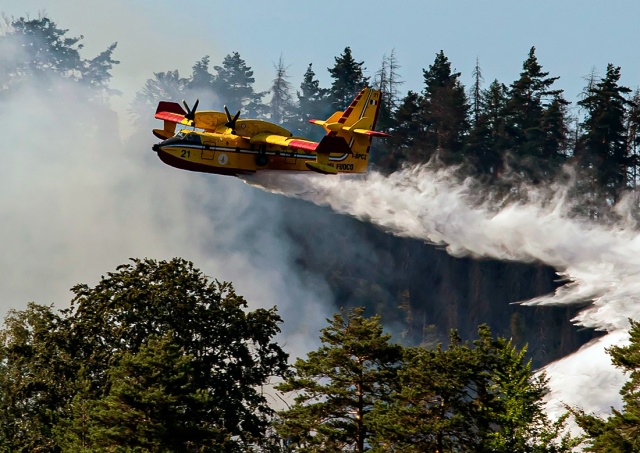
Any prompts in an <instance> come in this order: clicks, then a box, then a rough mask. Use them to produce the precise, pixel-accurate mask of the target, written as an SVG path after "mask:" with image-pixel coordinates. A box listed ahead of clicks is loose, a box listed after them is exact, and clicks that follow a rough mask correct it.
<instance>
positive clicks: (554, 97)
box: [506, 47, 568, 181]
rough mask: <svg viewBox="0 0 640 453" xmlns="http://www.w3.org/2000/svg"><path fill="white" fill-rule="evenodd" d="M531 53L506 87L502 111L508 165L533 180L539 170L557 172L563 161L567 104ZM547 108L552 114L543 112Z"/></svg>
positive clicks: (531, 52)
mask: <svg viewBox="0 0 640 453" xmlns="http://www.w3.org/2000/svg"><path fill="white" fill-rule="evenodd" d="M535 50H536V49H535V47H532V48H531V49H530V50H529V56H528V58H527V59H526V60H525V61H524V63H523V65H522V72H521V73H520V78H519V79H518V80H516V81H515V82H513V83H512V84H511V86H510V91H509V97H510V99H509V104H508V106H507V112H506V117H507V121H506V132H507V137H508V139H509V141H508V143H507V146H508V149H509V151H510V152H511V153H512V154H513V156H514V159H513V161H512V163H511V166H512V167H513V168H514V169H515V170H516V171H518V172H520V173H521V174H522V175H523V176H526V177H527V178H529V179H533V180H534V181H535V180H536V179H537V178H539V177H540V176H541V175H540V168H541V167H546V168H549V169H558V168H560V165H561V164H562V163H563V162H564V161H565V159H566V149H565V148H564V146H563V145H564V144H565V143H566V142H567V137H566V132H567V129H566V127H565V124H566V120H565V119H564V118H563V116H564V113H565V111H564V107H565V106H566V105H567V104H568V103H567V102H566V101H565V100H564V99H563V98H562V90H553V89H551V87H552V85H553V84H554V83H555V81H556V80H558V78H559V77H549V73H548V72H544V71H543V70H542V66H541V65H540V63H538V59H537V57H536V55H535ZM549 109H552V112H547V111H548V110H549ZM551 118H553V121H551ZM550 137H554V139H553V140H550Z"/></svg>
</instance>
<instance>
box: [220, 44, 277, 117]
mask: <svg viewBox="0 0 640 453" xmlns="http://www.w3.org/2000/svg"><path fill="white" fill-rule="evenodd" d="M213 69H215V70H216V72H217V74H216V76H215V80H214V84H213V86H214V90H215V93H216V94H217V96H218V101H219V102H220V103H221V104H224V105H227V106H228V107H229V109H230V110H239V109H244V110H246V115H247V116H256V117H260V116H262V115H264V113H265V106H264V105H263V104H262V98H263V97H264V96H265V95H266V92H258V93H256V92H254V91H253V84H254V83H255V81H256V79H255V78H254V77H253V71H252V70H251V68H250V67H249V66H247V63H246V62H245V61H244V60H243V59H242V58H241V57H240V54H239V53H238V52H233V53H231V54H229V55H227V56H226V57H224V60H223V62H222V66H214V67H213Z"/></svg>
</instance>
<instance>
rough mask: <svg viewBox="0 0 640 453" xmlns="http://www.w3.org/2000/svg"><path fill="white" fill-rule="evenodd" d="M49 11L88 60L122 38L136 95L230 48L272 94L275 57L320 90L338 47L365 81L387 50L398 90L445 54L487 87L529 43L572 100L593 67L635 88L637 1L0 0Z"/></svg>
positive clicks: (513, 66) (639, 71)
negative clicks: (79, 40)
mask: <svg viewBox="0 0 640 453" xmlns="http://www.w3.org/2000/svg"><path fill="white" fill-rule="evenodd" d="M42 10H44V11H46V12H47V13H48V15H49V16H50V17H51V18H52V19H54V20H55V21H57V23H58V24H59V26H61V27H63V28H68V29H70V31H69V34H70V35H72V36H78V35H84V36H85V39H84V41H83V42H84V43H85V49H86V52H85V54H84V56H85V58H88V57H91V56H94V55H95V54H97V52H99V51H101V50H104V49H105V48H106V47H107V46H108V45H109V44H111V43H112V42H115V41H118V43H119V44H118V49H117V51H116V53H115V58H117V59H119V60H120V61H121V64H120V65H119V67H118V68H117V69H116V70H115V71H114V75H115V79H114V85H115V86H117V87H119V88H120V89H123V88H124V89H123V91H125V97H127V96H130V95H131V93H130V91H132V90H134V91H135V90H137V89H139V88H140V87H141V86H142V84H143V83H144V81H145V80H146V79H147V78H149V77H150V76H152V73H153V72H154V71H156V72H157V71H166V70H170V69H179V70H180V71H181V73H182V74H184V75H188V74H189V73H190V70H191V66H192V65H193V63H194V62H195V61H197V60H198V59H200V58H201V57H203V56H204V55H210V56H211V61H212V63H213V64H220V63H221V61H222V59H223V58H224V56H225V55H227V54H229V53H231V52H234V51H237V52H239V53H240V55H241V56H242V57H243V58H244V59H245V61H246V62H247V64H248V65H249V66H251V67H252V68H253V69H254V71H255V75H256V80H257V88H258V89H266V88H268V85H269V81H270V80H271V79H272V78H273V72H274V70H273V64H274V62H276V61H277V60H278V58H279V57H280V55H281V54H282V56H283V58H284V61H285V63H286V64H287V65H290V68H289V73H290V76H291V79H290V81H291V82H292V83H293V85H294V86H295V87H298V86H299V84H300V81H301V79H302V74H303V73H304V72H305V70H306V67H307V65H308V64H309V63H313V65H314V68H315V70H316V74H317V75H318V77H319V78H320V80H321V82H322V84H323V85H324V86H328V84H329V83H330V79H329V76H328V73H327V71H326V68H327V67H329V66H332V65H333V63H334V60H333V58H334V57H335V56H337V55H339V54H340V53H341V52H342V51H343V50H344V48H345V47H346V46H350V47H351V48H352V51H353V54H354V57H355V58H356V59H357V60H358V61H362V60H364V61H365V66H366V68H367V70H368V75H373V74H374V73H375V71H376V69H377V68H378V66H379V64H380V61H381V59H382V56H383V55H384V54H389V53H390V52H391V50H392V49H395V51H396V54H397V58H398V63H399V64H400V65H401V69H400V74H401V76H402V77H403V79H404V80H405V81H406V83H405V85H404V86H403V87H402V88H403V91H406V90H409V89H413V90H420V89H422V69H423V68H426V67H428V65H429V64H431V63H432V62H433V59H434V56H435V54H436V52H438V51H440V50H444V52H445V55H447V56H448V57H449V59H450V60H451V62H452V64H453V66H454V67H455V68H456V69H457V70H458V71H460V72H462V80H463V82H464V83H465V84H466V85H469V84H470V82H471V73H472V70H473V67H474V65H475V61H476V58H478V59H479V61H480V66H481V68H482V73H483V76H484V78H485V83H487V84H488V83H489V82H490V81H491V80H493V79H496V78H497V79H498V80H500V81H501V82H504V83H507V84H509V83H511V82H513V80H515V79H516V78H517V76H518V74H519V72H520V70H521V66H522V62H523V61H524V60H525V58H526V57H527V53H528V51H529V49H530V48H531V46H536V48H537V55H538V58H539V61H540V63H541V64H542V65H543V67H544V69H545V70H547V71H549V72H550V73H551V75H552V76H560V77H561V79H560V80H559V81H558V86H559V87H560V88H564V89H565V90H566V97H567V99H568V100H569V101H572V102H575V100H576V96H577V95H578V93H579V92H580V90H581V89H582V87H583V86H584V80H583V78H584V77H585V76H586V75H588V74H589V73H590V72H591V70H592V69H593V68H595V69H596V71H597V72H598V73H599V74H604V71H605V68H606V65H607V63H613V64H615V65H617V66H621V67H622V83H624V84H625V85H627V86H630V87H631V88H633V89H635V88H636V87H637V86H638V85H640V59H638V57H637V55H636V52H634V51H633V46H635V44H636V42H638V38H639V37H640V28H639V27H638V18H640V2H637V1H632V0H620V1H614V2H603V1H598V2H596V1H593V0H586V1H585V0H581V1H578V0H562V1H558V0H536V1H526V0H524V1H523V0H520V1H514V0H486V1H481V2H480V1H477V0H450V1H442V0H440V1H424V0H420V1H418V0H409V1H403V2H388V1H381V0H370V1H367V2H364V1H350V0H348V1H336V0H327V1H317V2H302V1H297V2H296V1H285V0H271V1H269V2H264V1H257V0H244V1H238V2H229V1H215V0H214V1H210V0H209V1H204V0H190V1H186V2H175V1H171V2H169V1H166V0H154V1H150V0H136V1H123V0H111V1H109V2H106V1H80V0H55V1H49V2H45V1H43V0H8V1H7V0H5V1H3V2H2V5H1V6H0V11H3V12H4V13H5V14H7V15H8V16H20V15H25V14H30V15H31V16H32V17H35V16H37V14H38V12H39V11H42Z"/></svg>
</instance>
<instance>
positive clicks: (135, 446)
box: [0, 16, 640, 453]
mask: <svg viewBox="0 0 640 453" xmlns="http://www.w3.org/2000/svg"><path fill="white" fill-rule="evenodd" d="M82 47H83V46H82V37H74V36H73V33H70V31H69V30H66V29H63V28H60V26H59V25H58V24H57V23H56V22H54V20H52V19H51V18H49V17H47V16H40V17H39V18H37V19H27V18H22V17H21V18H12V19H7V23H6V31H5V32H4V33H3V34H1V35H0V56H2V59H0V105H2V104H3V103H7V102H9V100H11V99H12V98H13V97H14V96H18V95H19V93H20V92H21V90H22V89H24V87H26V86H34V84H35V86H38V88H39V90H40V92H41V93H42V96H45V97H46V96H47V95H48V93H52V92H53V91H55V90H57V89H59V86H60V85H59V82H60V81H64V83H69V84H72V85H73V86H81V87H82V88H83V89H84V90H86V91H85V92H86V93H88V96H87V98H86V102H87V103H90V104H93V105H95V107H96V109H97V110H100V111H103V112H109V111H110V106H109V99H110V98H111V97H113V96H117V95H119V93H118V92H117V90H115V89H113V88H112V87H111V85H110V82H111V78H112V70H113V68H114V67H115V66H116V65H118V64H119V63H120V62H119V61H118V60H116V57H117V44H116V43H114V44H112V45H110V46H108V47H107V48H106V49H105V50H104V51H102V52H100V53H99V54H98V55H96V56H94V57H90V58H84V56H83V51H82ZM523 57H524V61H523V62H522V63H521V68H522V69H521V72H520V75H519V77H518V79H517V80H515V81H504V82H501V81H498V80H493V81H491V82H488V83H485V78H484V76H483V74H482V69H481V64H480V62H477V63H476V65H475V70H474V72H473V74H472V79H473V81H474V83H473V84H472V86H464V85H463V84H462V82H461V74H460V73H459V72H456V70H455V67H454V65H453V63H452V62H451V61H449V59H448V58H447V56H446V55H445V53H444V51H440V52H438V53H437V54H436V55H435V58H434V59H433V61H432V62H426V63H425V68H424V69H423V78H424V84H423V86H421V87H413V89H409V90H407V91H404V90H403V82H402V76H401V68H402V67H401V62H399V61H397V58H396V56H395V53H394V52H393V51H391V52H390V53H389V54H388V55H385V56H383V57H382V59H381V61H380V62H367V66H365V62H364V61H359V60H358V58H357V56H355V55H353V54H352V51H351V48H350V47H345V48H344V49H342V50H341V51H340V53H339V55H337V56H336V57H335V59H334V61H333V62H332V65H331V67H329V68H322V67H318V66H314V64H317V63H316V62H305V64H307V65H308V66H306V68H307V69H306V72H305V73H304V76H303V79H302V80H300V81H295V82H294V81H292V80H291V78H290V76H289V75H288V69H289V68H288V66H287V62H286V61H285V60H284V58H283V57H280V59H279V60H278V62H277V63H276V64H275V65H274V76H273V80H272V81H271V82H270V87H269V89H268V90H267V91H256V89H255V86H256V80H255V78H254V75H253V71H252V69H251V66H249V64H248V63H247V62H246V61H245V60H244V59H243V58H242V57H241V55H240V54H239V53H238V52H231V53H229V54H228V55H226V56H225V57H224V59H223V60H222V61H221V62H218V63H216V62H212V61H211V60H210V57H209V56H203V57H202V58H201V59H200V60H198V61H196V62H195V63H194V64H193V67H192V68H191V73H188V74H181V73H180V72H179V70H178V69H168V70H167V71H165V72H158V73H154V74H150V75H149V78H148V80H147V81H146V83H145V84H144V86H142V87H140V89H139V91H138V92H137V93H136V95H135V99H134V101H133V103H132V104H131V106H130V112H129V113H130V115H131V116H132V118H133V120H134V121H135V122H136V124H138V125H139V126H140V127H141V128H146V127H147V124H148V119H149V118H150V117H151V116H152V115H151V112H154V111H155V107H156V105H157V103H158V101H160V100H179V99H183V98H184V99H195V98H196V97H197V98H200V99H201V100H203V106H204V104H205V103H206V102H210V103H211V105H210V106H205V107H206V108H214V107H219V106H222V105H228V106H230V108H232V109H241V110H242V114H243V116H244V117H256V118H261V119H265V120H269V121H273V122H277V123H279V124H283V125H284V126H285V127H287V128H288V129H290V130H291V131H292V132H293V133H294V134H295V135H300V136H306V137H309V138H311V139H319V135H318V134H321V133H322V131H321V130H319V128H317V127H315V128H314V127H311V126H310V125H309V124H308V121H307V120H308V119H310V118H322V119H324V118H327V117H328V116H329V115H330V114H331V113H333V112H334V111H336V110H343V109H344V108H345V107H346V106H347V104H348V103H349V102H350V100H351V99H352V98H353V97H354V96H355V94H356V93H357V92H358V91H359V90H360V89H361V88H362V87H363V86H366V85H369V86H374V87H376V88H379V89H380V90H382V92H383V105H382V110H381V114H380V117H379V119H378V125H377V129H378V130H381V131H384V132H387V133H389V134H391V136H392V137H391V138H389V139H387V140H385V141H380V142H378V143H376V144H375V146H374V147H373V148H372V151H371V152H372V168H373V169H374V170H376V171H378V172H381V173H392V172H395V171H397V170H399V169H402V168H405V167H407V166H420V165H430V166H434V167H441V168H449V169H450V170H451V171H452V174H454V175H455V177H456V178H460V179H461V180H463V179H465V178H469V180H470V181H473V184H476V185H478V187H482V188H483V190H484V191H486V192H487V193H491V194H492V195H495V197H496V199H501V200H503V203H508V202H510V201H513V200H517V199H518V198H519V197H521V196H523V194H524V193H525V192H526V190H527V188H529V187H544V186H550V185H552V184H554V183H563V184H569V185H570V186H571V191H572V196H573V197H575V199H576V200H579V202H577V203H575V204H574V206H575V208H574V212H572V213H571V215H573V216H575V217H576V218H584V219H586V220H590V221H595V222H604V223H607V222H614V221H616V219H617V217H616V216H618V215H619V214H618V211H616V209H615V206H616V205H617V203H619V202H620V201H621V200H622V199H623V198H624V197H631V198H630V199H631V200H635V198H633V194H634V191H635V190H636V188H637V187H636V185H637V183H638V179H639V178H640V175H639V174H638V171H639V166H640V162H639V161H638V158H637V155H638V152H639V151H638V145H639V144H640V91H638V90H635V91H634V90H632V89H631V88H629V87H625V86H623V85H621V84H620V83H619V81H620V76H621V68H620V67H618V66H616V65H615V64H613V63H612V64H609V65H608V66H607V67H606V68H602V71H603V75H598V74H597V73H596V72H592V73H591V75H590V76H589V77H587V79H586V86H585V87H584V90H583V93H582V95H581V97H580V100H579V101H578V102H577V103H575V105H572V104H571V103H570V102H569V101H567V100H566V99H565V98H564V96H563V92H562V90H560V89H557V88H556V87H555V86H554V84H555V82H556V81H557V79H558V77H554V76H553V75H552V73H551V72H550V71H547V70H546V69H545V68H544V67H543V65H542V63H541V62H539V61H538V58H537V56H536V49H535V47H532V48H531V49H530V50H529V52H528V54H527V55H524V56H523ZM516 64H517V63H516ZM325 70H326V71H328V74H329V76H330V80H331V83H330V85H329V86H326V87H323V86H321V84H320V82H319V80H318V74H319V72H320V71H325ZM205 100H206V101H205ZM104 118H110V117H109V116H108V115H107V116H105V117H100V118H99V119H98V118H96V119H91V118H70V121H71V122H72V124H73V122H74V121H77V122H78V124H82V125H83V126H86V125H87V123H91V121H95V123H96V124H94V126H96V125H97V123H98V122H99V121H102V122H103V121H104ZM110 121H114V120H113V119H111V120H110ZM108 126H109V127H111V128H116V127H117V126H116V125H115V121H114V122H113V123H112V124H109V125H108ZM100 127H102V128H104V127H105V124H104V123H101V124H100ZM283 209H284V210H285V212H286V213H287V214H288V215H290V216H291V218H292V219H295V220H292V223H291V227H290V229H288V230H287V231H286V234H287V238H288V239H289V240H291V241H295V242H296V243H298V244H300V246H299V249H298V250H297V252H296V253H297V256H296V263H297V265H298V266H299V267H300V269H301V270H304V271H305V272H309V273H311V274H314V275H319V276H321V277H322V278H323V279H324V280H325V281H326V282H327V284H328V285H329V287H330V289H331V292H332V294H333V298H334V301H333V302H334V304H335V307H334V308H335V310H334V311H335V314H334V315H333V317H332V318H330V319H327V320H326V322H327V324H326V327H325V328H324V329H323V330H322V331H321V332H319V333H317V334H318V335H319V342H320V346H319V347H318V348H317V349H315V350H313V351H311V352H309V353H308V354H307V356H306V357H300V358H298V359H297V360H291V361H290V360H289V359H290V358H289V357H288V355H287V353H286V352H285V350H284V349H283V346H281V345H280V344H279V343H278V339H277V336H278V334H279V333H280V326H281V324H282V322H283V319H282V318H281V317H280V315H279V313H278V310H277V302H278V301H273V308H260V309H256V310H249V309H248V303H247V301H245V299H244V298H243V297H242V296H240V295H239V294H237V293H236V292H235V290H234V287H233V284H231V283H229V282H221V281H218V280H216V279H212V278H210V277H207V276H206V275H204V274H203V273H202V272H201V271H200V270H199V269H198V268H196V267H195V266H194V264H193V263H191V262H189V261H187V260H184V259H182V258H174V259H172V260H169V261H157V260H153V259H148V258H145V259H139V258H135V259H132V260H130V261H129V262H127V263H125V264H122V265H120V266H118V267H117V268H116V269H115V270H113V271H108V270H106V269H105V270H104V272H105V275H103V276H102V277H101V279H100V281H99V282H98V283H97V284H96V285H94V286H90V285H87V284H81V283H79V284H78V285H76V286H74V287H73V288H72V293H73V298H72V300H71V301H70V304H69V306H68V307H67V308H63V309H61V310H58V309H55V308H54V307H53V306H49V305H41V304H38V303H34V302H32V303H30V304H29V305H28V307H27V308H26V309H24V310H18V309H14V310H11V311H10V312H9V313H8V314H7V316H6V318H5V320H4V323H3V325H2V328H1V329H0V339H1V341H0V406H1V409H0V451H7V452H17V451H20V452H32V451H39V452H89V451H122V452H173V451H175V452H191V451H193V452H204V451H211V452H246V451H255V452H258V451H264V452H321V451H323V452H333V451H355V452H364V451H371V452H383V451H384V452H387V451H397V452H414V451H415V452H423V451H437V452H441V453H444V452H565V451H575V449H576V448H583V449H586V450H587V451H602V452H604V451H620V452H622V451H625V452H627V451H629V452H631V451H640V443H639V440H638V439H640V421H639V420H640V419H639V417H640V412H639V411H640V395H639V394H638V391H637V388H638V379H639V377H638V370H640V355H639V354H638V348H640V324H638V323H636V322H634V321H632V323H631V325H632V328H631V332H630V340H631V341H630V344H629V345H628V346H624V347H613V348H611V350H610V351H609V354H610V355H611V357H612V361H613V363H614V365H615V366H617V367H619V368H621V369H622V370H624V371H626V372H627V373H628V374H627V376H628V381H627V383H626V384H625V386H624V387H623V388H622V389H621V395H622V399H623V407H622V409H620V410H617V411H613V413H612V415H611V417H609V418H606V419H604V418H599V417H597V416H594V415H592V414H589V413H587V412H585V411H584V410H583V409H582V408H579V407H567V414H566V415H565V416H563V417H561V418H560V419H558V420H551V419H549V418H548V416H547V415H546V413H545V412H544V408H543V398H544V396H545V395H546V394H547V392H548V388H547V379H546V377H545V376H544V374H537V373H535V369H537V368H539V367H540V366H543V365H545V364H547V363H549V362H551V361H553V360H554V359H557V358H559V357H563V356H565V355H567V354H569V353H571V352H573V351H575V350H576V349H577V348H578V347H579V346H580V345H582V344H584V343H585V342H587V341H588V340H590V339H592V338H594V337H596V336H598V335H599V333H598V332H593V331H588V330H581V331H578V330H576V329H575V328H574V327H573V326H572V324H571V322H570V319H571V318H572V317H573V316H574V315H575V314H576V313H577V311H578V310H579V308H580V307H575V306H574V307H570V308H567V307H555V308H547V307H545V308H544V309H543V308H532V307H522V306H520V305H516V304H511V303H512V302H517V301H521V300H525V299H528V298H532V297H536V296H539V295H542V294H546V293H549V292H552V291H554V290H555V289H556V288H557V287H558V286H559V285H562V282H557V281H555V278H556V275H555V272H554V270H553V269H551V268H549V267H547V266H545V265H543V264H541V263H528V264H523V263H506V262H498V261H491V260H474V259H471V258H455V257H451V256H449V255H448V254H447V253H446V252H445V251H443V250H440V249H437V248H435V247H433V246H431V245H429V244H425V243H423V242H421V241H417V240H411V239H405V238H400V237H396V236H392V235H388V234H386V233H385V232H384V231H381V230H380V229H378V228H375V227H373V226H372V225H370V224H368V223H366V222H361V221H358V220H355V219H351V218H347V217H344V216H339V215H337V214H335V213H332V212H330V211H329V209H327V208H323V207H317V206H312V205H309V204H308V203H305V202H303V201H301V200H295V199H292V200H288V201H287V202H286V203H285V204H283ZM312 211H313V212H314V213H315V214H314V216H313V218H314V219H318V215H320V218H321V219H322V220H321V221H320V223H318V221H317V220H314V223H313V224H312V223H311V222H309V221H308V220H306V219H308V218H309V217H311V216H310V215H307V214H309V213H311V212H312ZM634 212H637V209H635V211H634ZM318 213H320V214H318ZM305 222H306V223H305ZM342 227H344V228H345V229H348V230H349V231H354V232H355V233H354V234H353V235H349V236H341V235H331V236H326V237H319V238H318V237H314V238H310V237H309V236H306V235H303V234H301V233H300V232H301V231H309V230H311V229H321V230H327V231H330V230H331V229H340V228H342ZM354 237H355V238H357V239H356V240H355V241H354V240H353V238H354ZM328 241H331V243H332V244H333V247H332V248H330V247H328V243H329V242H328ZM354 242H355V243H354ZM364 246H366V248H368V249H369V250H374V251H375V252H374V256H373V257H372V258H371V259H370V261H369V262H367V263H366V264H367V265H358V264H357V263H358V260H359V259H360V256H359V253H358V250H359V249H361V247H364ZM336 249H338V250H341V253H335V252H330V251H329V250H336ZM69 265H73V263H69ZM21 302H23V301H17V302H16V303H21ZM388 326H393V328H388ZM389 332H392V333H389ZM314 334H315V333H314ZM569 416H571V417H572V418H573V419H575V420H576V422H577V424H578V425H579V426H580V427H581V428H582V429H583V431H584V435H582V436H581V437H576V436H572V435H570V434H568V432H567V431H566V429H565V428H566V427H567V420H568V417H569Z"/></svg>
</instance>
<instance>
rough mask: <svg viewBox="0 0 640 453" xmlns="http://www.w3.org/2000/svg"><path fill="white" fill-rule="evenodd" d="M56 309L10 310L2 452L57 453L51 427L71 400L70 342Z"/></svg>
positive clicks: (0, 417)
mask: <svg viewBox="0 0 640 453" xmlns="http://www.w3.org/2000/svg"><path fill="white" fill-rule="evenodd" d="M61 323H62V320H61V318H60V317H59V316H58V315H57V314H55V313H54V312H53V310H52V309H51V307H46V306H41V305H37V304H34V303H30V304H29V306H28V307H27V309H26V310H24V311H16V310H11V311H10V312H9V314H8V315H7V317H6V318H5V323H4V328H3V329H2V330H0V451H42V452H52V451H55V442H54V440H53V436H52V427H53V426H54V425H55V423H56V422H57V421H58V420H59V417H60V403H61V402H63V401H64V400H65V398H67V397H68V391H69V388H68V379H69V374H67V367H66V366H65V364H66V362H67V360H69V355H68V353H67V352H66V351H67V350H68V348H67V347H66V338H64V336H63V335H62V334H61V332H60V328H61Z"/></svg>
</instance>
